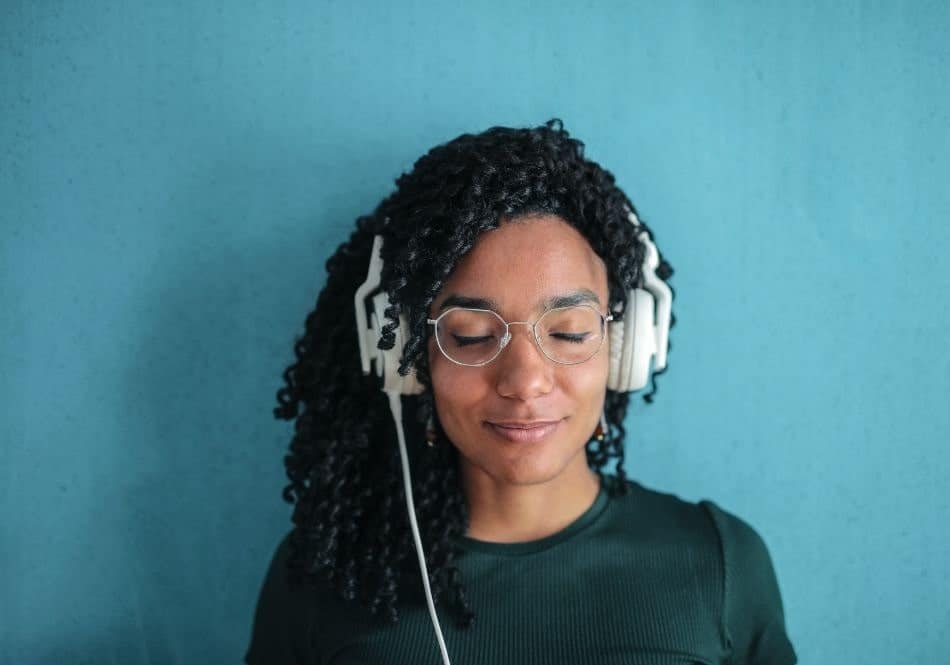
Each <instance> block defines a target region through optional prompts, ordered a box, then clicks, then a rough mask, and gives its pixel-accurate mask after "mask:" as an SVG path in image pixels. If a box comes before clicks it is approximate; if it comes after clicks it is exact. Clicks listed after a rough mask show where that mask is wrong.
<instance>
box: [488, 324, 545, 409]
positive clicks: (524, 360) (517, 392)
mask: <svg viewBox="0 0 950 665" xmlns="http://www.w3.org/2000/svg"><path fill="white" fill-rule="evenodd" d="M518 328H520V330H518ZM508 333H509V335H511V339H510V340H509V342H508V344H507V345H506V346H505V348H504V349H503V350H502V352H501V354H500V355H499V357H498V358H496V359H495V362H494V363H492V364H494V365H496V390H497V391H498V394H499V395H501V396H502V397H511V398H515V399H520V400H527V399H532V398H534V397H538V396H540V395H546V394H547V393H549V392H551V389H552V388H553V387H554V363H553V361H551V360H549V359H548V357H547V356H545V355H544V354H543V353H542V352H541V349H540V348H538V344H537V342H536V340H535V339H534V334H533V333H532V332H531V328H530V326H524V325H511V326H510V327H509V330H508Z"/></svg>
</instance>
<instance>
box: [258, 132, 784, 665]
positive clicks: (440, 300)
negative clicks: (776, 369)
mask: <svg viewBox="0 0 950 665" xmlns="http://www.w3.org/2000/svg"><path fill="white" fill-rule="evenodd" d="M396 184H397V187H396V191H395V192H394V193H393V194H392V195H391V196H389V197H388V198H386V199H385V200H384V201H383V202H382V203H381V204H380V205H379V207H378V208H377V209H376V211H375V212H374V213H373V214H371V215H369V216H367V217H363V218H360V219H359V220H358V221H357V228H356V230H355V231H354V232H353V234H352V235H351V237H350V239H349V240H348V241H347V242H346V243H344V244H343V245H341V246H340V248H339V249H338V250H337V251H336V253H335V254H334V255H333V256H332V257H331V258H330V259H329V261H328V262H327V271H328V278H327V283H326V286H325V287H324V289H323V291H322V292H321V293H320V296H319V298H318V300H317V304H316V307H315V308H314V310H313V311H312V312H311V313H310V314H309V315H308V316H307V319H306V329H305V332H304V335H303V337H302V338H300V339H299V340H298V342H297V343H296V345H295V348H294V350H295V354H296V362H295V363H294V364H292V365H291V366H290V367H289V368H288V369H287V371H286V372H285V373H284V379H285V381H286V386H285V387H284V388H282V389H281V390H280V391H279V392H278V394H277V397H278V401H279V406H278V407H277V408H276V409H275V415H276V416H277V417H279V418H283V419H287V420H294V421H295V434H294V437H293V440H292V442H291V444H290V453H289V455H288V456H287V457H286V458H285V463H286V467H287V473H288V477H289V479H290V484H289V485H288V486H287V488H286V489H285V491H284V497H285V499H286V500H287V501H288V502H292V503H294V504H295V508H294V512H293V523H294V528H293V530H291V531H290V533H289V534H288V535H287V537H286V538H285V539H284V540H283V541H282V542H281V543H280V545H279V546H278V548H277V552H276V554H275V556H274V558H273V561H272V562H271V566H270V570H269V571H268V574H267V578H266V580H265V582H264V586H263V589H262V591H261V595H260V599H259V601H258V605H257V612H256V615H255V622H254V630H253V635H252V639H251V644H250V647H249V649H248V652H247V655H246V662H247V663H249V664H250V665H276V664H281V663H320V664H328V663H334V664H341V665H342V664H347V663H411V664H413V665H418V664H428V663H432V664H437V663H440V662H441V663H448V662H450V661H449V659H451V662H452V663H455V664H456V665H465V664H475V663H478V664H484V663H520V664H532V663H538V664H540V663H544V664H545V665H551V664H552V663H592V664H605V665H606V664H618V665H619V664H621V663H627V664H634V665H638V664H643V665H646V664H662V665H667V664H673V663H705V664H707V665H711V664H713V663H737V664H738V663H744V664H745V663H747V664H765V663H768V664H776V665H784V664H791V663H795V662H796V657H795V653H794V650H793V648H792V646H791V644H790V642H789V640H788V637H787V636H786V632H785V627H784V617H783V611H782V603H781V599H780V595H779V590H778V586H777V583H776V579H775V574H774V572H773V569H772V564H771V561H770V558H769V555H768V552H767V550H766V548H765V545H764V544H763V542H762V540H761V539H760V538H759V536H758V535H757V534H756V532H755V531H754V530H753V529H752V528H751V527H750V526H749V525H748V524H746V523H745V522H743V521H741V520H740V519H739V518H737V517H735V516H733V515H732V514H730V513H728V512H726V511H724V510H722V509H721V508H719V507H717V506H716V505H715V504H713V503H711V502H708V501H704V502H700V503H698V504H696V503H690V502H686V501H683V500H680V499H678V498H676V497H674V496H672V495H669V494H664V493H660V492H657V491H654V490H651V489H647V488H645V487H643V486H642V485H640V484H638V483H636V482H634V481H633V480H630V479H628V478H627V475H626V471H625V468H624V446H623V443H624V433H625V432H624V416H625V415H626V412H627V405H628V402H629V399H630V395H631V393H632V392H634V391H636V390H638V389H641V388H645V387H647V386H649V387H650V388H651V390H650V392H648V393H647V394H645V395H644V399H646V401H648V402H649V401H651V399H652V396H653V395H654V393H655V392H656V387H655V384H653V382H652V379H653V377H652V376H651V374H650V370H651V366H652V369H653V370H655V371H657V372H658V371H662V370H663V369H665V365H666V352H667V348H668V342H667V333H668V330H669V327H670V326H671V325H672V324H673V323H674V322H675V319H674V318H673V317H672V316H671V312H670V301H671V299H672V291H671V290H670V289H669V287H668V286H667V284H666V280H668V279H669V277H670V276H671V275H672V273H673V270H672V268H671V267H670V265H669V264H668V263H667V262H666V261H665V260H663V258H662V257H661V256H660V254H659V253H658V252H657V250H656V248H655V246H654V245H653V242H652V233H651V231H650V230H649V229H648V228H647V227H646V226H645V225H644V224H643V223H642V222H641V221H640V220H639V218H638V217H637V213H636V209H635V208H634V206H633V204H632V203H631V202H630V200H629V199H628V198H627V197H626V196H625V195H624V193H623V192H622V191H621V190H620V189H619V188H618V187H617V186H616V184H615V182H614V178H613V176H612V175H611V174H610V173H609V172H607V171H606V170H604V169H602V168H601V167H600V166H598V165H597V164H595V163H594V162H592V161H590V160H588V159H586V158H585V157H584V154H583V145H582V144H581V143H580V142H579V141H577V140H575V139H572V138H570V136H569V135H568V133H567V132H566V131H564V129H563V128H562V126H561V125H560V123H559V122H557V121H552V122H549V123H547V124H546V125H545V126H542V127H537V128H534V129H510V128H503V127H496V128H493V129H490V130H488V131H485V132H483V133H481V134H477V135H469V134H466V135H463V136H460V137H458V138H457V139H455V140H453V141H450V142H449V143H446V144H445V145H441V146H438V147H436V148H434V149H433V150H431V151H430V152H429V153H428V154H426V155H425V156H423V157H422V158H421V159H420V160H419V161H418V162H417V163H416V164H415V166H414V168H413V169H412V171H411V172H409V173H408V174H405V175H403V176H401V177H400V178H399V179H398V180H397V183H396ZM367 322H368V323H367ZM373 369H375V372H373V371H370V370H373ZM367 371H369V373H368V374H367V373H365V372H367ZM379 373H382V374H383V375H384V377H383V382H381V380H380V378H379V376H378V374H379ZM381 387H382V388H384V389H385V390H386V392H383V391H382V390H381ZM401 411H402V412H405V414H406V417H405V418H402V417H401V415H400V412H401ZM608 466H611V467H612V470H611V472H610V473H608V472H607V467H608ZM406 483H411V487H412V491H411V492H410V493H409V494H408V495H407V492H406V490H405V487H406ZM414 523H415V524H414ZM416 524H417V529H416V528H415V525H416ZM417 536H418V537H417ZM422 570H425V571H426V572H425V573H423V572H421V571H422Z"/></svg>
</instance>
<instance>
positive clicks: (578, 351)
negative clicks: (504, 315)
mask: <svg viewBox="0 0 950 665" xmlns="http://www.w3.org/2000/svg"><path fill="white" fill-rule="evenodd" d="M536 327H537V331H538V341H539V342H540V343H541V348H542V349H543V350H544V353H545V354H547V356H548V357H549V358H551V360H554V361H556V362H559V363H565V364H568V365H571V364H576V363H582V362H584V361H585V360H588V359H589V358H591V357H592V356H593V355H594V354H595V353H597V350H598V349H599V348H600V345H601V343H602V342H603V340H604V319H603V317H601V315H600V313H599V312H597V311H596V310H594V309H593V308H592V307H586V306H577V307H562V308H558V309H552V310H550V311H548V312H546V313H545V314H544V316H542V317H541V318H540V319H539V320H538V323H537V326H536Z"/></svg>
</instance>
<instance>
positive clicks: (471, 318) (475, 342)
mask: <svg viewBox="0 0 950 665" xmlns="http://www.w3.org/2000/svg"><path fill="white" fill-rule="evenodd" d="M435 334H436V337H437V338H438V342H439V347H441V349H442V351H443V352H444V353H445V355H447V356H448V357H449V358H451V359H452V360H454V361H455V362H457V363H461V364H463V365H480V364H482V363H486V362H488V361H489V360H491V359H492V358H493V357H494V356H495V355H496V354H497V353H498V349H499V348H500V347H501V338H502V337H503V336H504V334H505V324H504V322H503V321H502V320H501V319H500V318H498V316H497V315H496V314H495V313H494V312H489V311H486V310H476V309H451V310H449V311H448V312H446V313H445V314H443V315H442V317H441V318H440V319H439V323H438V325H437V326H436V327H435Z"/></svg>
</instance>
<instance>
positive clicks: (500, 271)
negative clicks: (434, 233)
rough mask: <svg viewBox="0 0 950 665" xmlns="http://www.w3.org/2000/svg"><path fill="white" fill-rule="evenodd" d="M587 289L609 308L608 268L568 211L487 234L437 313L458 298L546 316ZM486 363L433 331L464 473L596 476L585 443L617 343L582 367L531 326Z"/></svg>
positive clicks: (498, 479) (433, 352)
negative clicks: (462, 356)
mask: <svg viewBox="0 0 950 665" xmlns="http://www.w3.org/2000/svg"><path fill="white" fill-rule="evenodd" d="M577 294H581V295H582V296H583V295H585V294H586V295H587V296H588V300H587V302H588V303H589V304H590V305H591V306H593V307H594V308H595V309H596V310H597V311H599V312H601V313H605V312H606V311H607V297H608V291H607V273H606V268H605V266H604V263H603V261H602V260H601V259H600V257H598V256H597V254H595V253H594V251H593V249H591V247H590V245H589V244H588V242H587V240H586V239H585V238H584V237H583V236H582V235H581V234H580V233H579V232H578V231H577V230H576V229H574V228H573V227H571V226H569V225H568V224H567V223H566V222H564V221H563V220H561V219H560V218H559V217H556V216H552V215H545V216H532V217H527V218H520V219H517V220H515V221H506V222H504V223H502V224H501V226H500V227H499V228H497V229H495V230H492V231H489V232H486V233H484V234H483V235H482V236H481V237H479V239H478V240H477V242H476V243H475V246H474V247H473V248H472V250H471V251H470V252H469V253H468V254H467V255H466V256H464V257H463V258H462V260H461V261H460V262H459V264H458V265H457V266H456V268H455V270H454V271H453V272H452V274H451V276H450V278H449V279H448V280H447V281H446V282H445V284H444V285H443V287H442V290H441V291H440V292H439V294H438V296H437V297H436V298H435V300H434V301H433V304H432V309H431V310H430V312H429V314H430V316H431V317H432V318H436V317H437V316H438V315H439V314H440V313H441V312H442V311H444V310H445V309H448V308H449V307H450V306H452V305H453V304H457V303H458V302H459V299H470V300H482V301H486V303H490V305H489V306H487V307H486V308H487V309H492V310H493V311H495V312H497V313H498V314H499V315H500V316H501V317H502V318H503V319H504V320H506V321H530V322H534V321H537V319H538V317H540V316H541V315H542V314H543V313H544V312H545V309H546V304H547V303H549V302H550V301H551V300H552V299H553V298H557V297H563V296H574V295H577ZM509 330H510V333H511V341H510V342H509V344H508V345H507V346H506V347H505V348H504V350H502V352H501V354H500V355H499V356H498V357H496V358H495V359H494V360H492V361H491V362H490V363H489V364H487V365H485V366H482V367H467V366H462V365H458V364H455V363H453V362H452V361H450V360H448V359H447V358H446V357H445V356H444V355H443V354H442V352H441V351H440V350H439V348H438V346H437V345H436V341H435V339H434V336H431V335H430V339H429V347H428V355H429V369H430V374H431V377H432V390H433V394H434V398H435V406H436V412H437V414H438V417H439V421H440V423H441V424H442V428H443V429H444V430H445V433H446V434H447V435H448V437H449V439H450V440H451V441H452V443H453V444H454V445H455V446H456V448H458V450H459V452H460V454H461V457H460V460H461V464H462V465H463V469H462V472H463V477H467V478H471V477H472V474H474V475H476V476H477V475H484V476H488V478H484V479H483V480H489V478H490V479H491V480H492V481H494V482H495V483H500V484H507V485H529V484H537V483H544V482H548V481H551V480H554V479H561V480H564V479H566V478H569V477H573V476H574V474H581V473H585V474H589V471H588V470H587V460H586V455H585V453H584V447H585V444H586V443H587V441H589V440H590V437H591V434H592V433H593V431H594V429H595V428H596V426H597V424H598V422H599V420H600V414H601V412H602V411H603V404H604V395H605V391H606V387H607V372H608V367H609V365H608V360H609V352H608V342H607V340H606V339H605V340H604V343H603V345H602V346H601V347H600V349H599V350H598V351H597V353H596V354H595V355H594V356H593V357H592V358H591V359H590V360H587V361H586V362H583V363H580V364H577V365H560V364H557V363H555V362H553V361H552V360H550V359H548V358H547V357H546V356H545V355H544V354H543V353H542V352H541V350H540V349H539V348H538V346H537V344H536V342H535V340H534V337H533V335H532V333H531V330H530V328H529V327H528V326H521V325H515V326H511V327H510V329H509Z"/></svg>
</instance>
